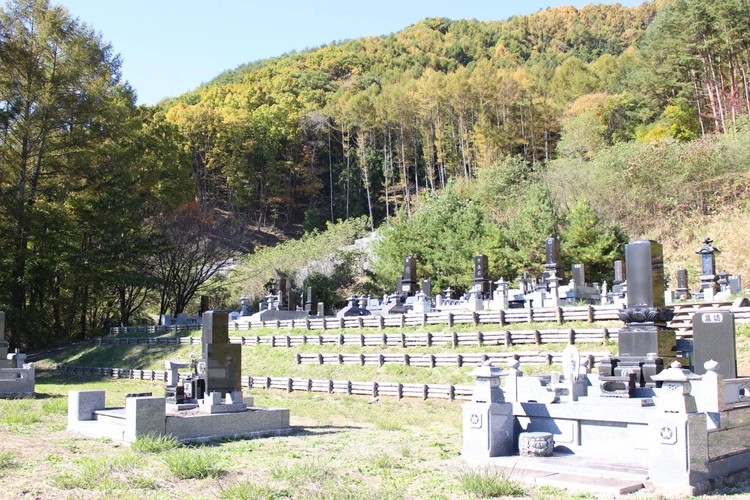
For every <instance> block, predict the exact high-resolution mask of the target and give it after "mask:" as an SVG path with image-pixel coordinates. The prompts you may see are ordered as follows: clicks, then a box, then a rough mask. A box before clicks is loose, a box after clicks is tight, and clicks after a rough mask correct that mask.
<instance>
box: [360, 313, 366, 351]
mask: <svg viewBox="0 0 750 500" xmlns="http://www.w3.org/2000/svg"><path fill="white" fill-rule="evenodd" d="M359 321H360V322H361V321H362V317H361V316H360V318H359ZM364 346H365V336H364V334H361V333H360V334H359V347H364Z"/></svg>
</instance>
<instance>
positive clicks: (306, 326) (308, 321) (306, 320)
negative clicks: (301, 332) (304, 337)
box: [305, 318, 310, 331]
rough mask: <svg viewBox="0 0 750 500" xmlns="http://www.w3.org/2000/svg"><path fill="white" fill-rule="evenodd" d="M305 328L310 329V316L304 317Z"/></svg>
mask: <svg viewBox="0 0 750 500" xmlns="http://www.w3.org/2000/svg"><path fill="white" fill-rule="evenodd" d="M305 330H308V331H309V330H310V318H305Z"/></svg>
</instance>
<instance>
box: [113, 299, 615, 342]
mask: <svg viewBox="0 0 750 500" xmlns="http://www.w3.org/2000/svg"><path fill="white" fill-rule="evenodd" d="M618 310H619V309H618V308H616V307H614V306H591V305H589V306H583V307H551V308H529V309H508V310H504V311H476V312H472V311H460V312H432V313H425V314H388V315H385V316H357V317H348V318H333V317H331V318H325V317H318V316H310V317H309V318H299V319H290V320H274V321H260V322H255V323H251V322H248V323H245V322H238V321H230V322H229V330H230V331H243V330H244V331H247V330H252V329H254V328H287V329H292V328H298V329H302V330H333V329H346V328H379V329H383V328H389V327H390V328H404V327H407V326H426V325H447V326H448V328H450V327H452V326H453V325H456V324H473V325H475V326H478V325H500V326H504V325H509V324H513V323H533V322H540V323H541V322H545V323H546V322H552V323H558V324H563V323H565V322H571V321H588V322H589V323H591V322H594V321H613V320H615V321H616V320H617V319H618V318H617V311H618ZM176 328H179V330H176ZM199 328H200V327H199V326H196V327H189V328H188V327H186V326H180V327H175V326H130V327H112V328H110V334H111V335H120V334H131V333H151V334H155V333H170V332H176V331H188V330H193V329H199Z"/></svg>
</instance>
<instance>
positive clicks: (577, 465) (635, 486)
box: [483, 454, 648, 495]
mask: <svg viewBox="0 0 750 500" xmlns="http://www.w3.org/2000/svg"><path fill="white" fill-rule="evenodd" d="M483 463H484V464H488V465H489V464H491V465H492V466H494V467H497V468H499V469H501V470H503V471H505V472H506V473H507V474H508V475H509V477H510V478H511V479H515V480H517V481H520V482H523V483H527V484H533V485H535V486H552V487H555V488H564V489H566V490H569V491H574V492H585V493H597V494H605V495H625V494H627V493H632V492H633V491H637V490H640V489H642V488H643V487H644V485H645V484H646V481H647V479H648V468H647V467H646V466H644V465H643V464H642V463H638V462H629V461H624V460H619V461H612V460H609V459H608V458H603V457H584V456H580V455H570V454H565V455H563V454H555V455H553V456H552V457H520V456H517V455H516V456H510V457H495V458H491V459H489V460H488V461H486V462H483Z"/></svg>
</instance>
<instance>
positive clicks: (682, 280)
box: [675, 269, 690, 300]
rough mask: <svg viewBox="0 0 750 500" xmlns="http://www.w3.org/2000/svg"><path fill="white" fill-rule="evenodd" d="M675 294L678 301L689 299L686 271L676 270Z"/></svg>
mask: <svg viewBox="0 0 750 500" xmlns="http://www.w3.org/2000/svg"><path fill="white" fill-rule="evenodd" d="M675 292H676V293H677V298H678V299H680V300H687V299H689V298H690V289H689V288H688V272H687V269H678V270H677V288H676V289H675Z"/></svg>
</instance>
